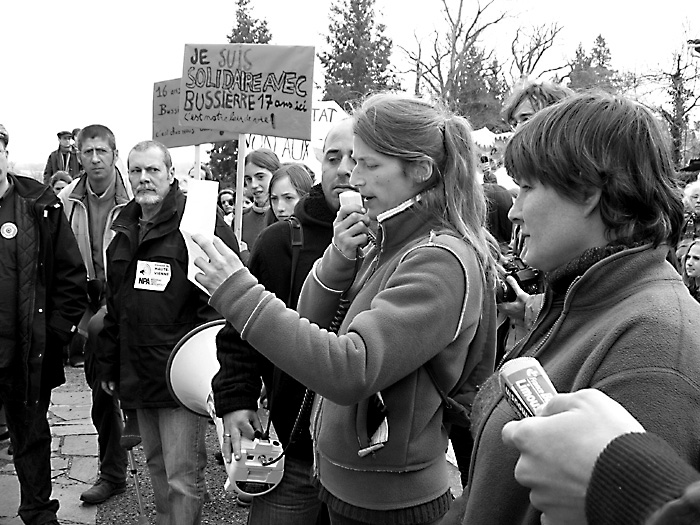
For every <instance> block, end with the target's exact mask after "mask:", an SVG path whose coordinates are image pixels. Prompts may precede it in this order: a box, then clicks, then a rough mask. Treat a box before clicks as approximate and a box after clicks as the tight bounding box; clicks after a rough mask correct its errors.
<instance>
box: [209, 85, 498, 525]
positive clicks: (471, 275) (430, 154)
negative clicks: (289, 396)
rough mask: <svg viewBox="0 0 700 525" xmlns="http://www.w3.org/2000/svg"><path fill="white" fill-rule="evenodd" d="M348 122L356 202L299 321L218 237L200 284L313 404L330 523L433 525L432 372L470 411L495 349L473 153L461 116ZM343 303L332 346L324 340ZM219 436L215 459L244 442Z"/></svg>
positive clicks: (371, 113)
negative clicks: (311, 395)
mask: <svg viewBox="0 0 700 525" xmlns="http://www.w3.org/2000/svg"><path fill="white" fill-rule="evenodd" d="M353 119H354V129H353V131H354V135H355V137H354V145H353V148H354V150H353V158H354V159H355V160H356V162H357V165H356V167H355V168H354V170H353V172H352V176H351V178H350V184H352V185H353V186H355V187H356V188H357V190H358V191H359V192H360V194H361V196H362V199H363V204H362V205H360V204H345V205H343V206H341V208H340V210H339V211H338V215H337V217H336V219H335V223H334V234H333V240H332V243H331V245H330V246H329V247H328V249H327V250H326V251H325V253H324V255H323V257H322V258H321V259H319V260H318V261H317V263H316V264H315V266H314V269H313V270H312V273H311V274H310V275H309V276H308V278H307V279H306V281H305V283H304V288H303V291H302V295H301V298H300V300H299V304H298V311H299V313H298V314H297V312H295V311H293V310H288V309H286V308H285V305H284V303H283V302H282V301H281V300H279V299H276V298H275V297H274V295H272V294H271V293H269V292H267V291H266V290H265V289H264V288H263V287H262V286H259V285H257V281H256V279H255V278H254V277H253V276H251V275H250V273H249V272H248V271H247V269H246V268H245V267H244V266H243V264H242V263H241V261H240V260H239V259H238V258H237V257H236V256H235V254H234V253H233V252H232V251H230V250H227V249H225V247H224V246H223V245H222V243H221V242H220V241H219V240H218V239H214V243H213V244H212V243H211V242H208V241H205V240H204V239H202V238H201V237H200V236H196V239H197V240H198V242H200V243H201V246H202V247H203V248H204V250H205V251H206V253H207V255H208V258H209V261H205V260H204V259H201V258H200V259H197V261H196V264H197V265H198V266H199V268H200V269H201V270H202V272H203V273H202V274H198V276H197V279H198V280H199V282H200V283H201V284H203V285H204V286H205V287H206V288H207V289H208V290H209V291H210V292H212V294H213V295H212V298H211V304H212V305H213V306H214V307H215V308H217V309H218V310H219V311H220V312H221V313H222V314H223V315H224V316H225V317H226V319H227V320H228V321H230V322H231V324H233V326H234V327H235V328H236V329H237V330H239V331H240V333H241V336H242V337H243V338H244V339H246V340H247V341H248V342H250V344H251V345H252V346H253V347H255V348H256V349H257V350H258V351H259V352H260V353H262V354H264V355H265V356H266V357H267V358H268V359H270V361H272V362H273V363H274V364H275V365H276V366H278V367H280V368H281V369H282V370H284V371H285V372H287V373H289V374H290V375H292V376H293V377H294V378H296V379H297V380H299V381H300V382H301V383H303V384H304V385H307V386H308V387H309V388H310V389H312V390H313V391H314V392H316V393H317V396H318V397H317V400H316V404H315V406H314V411H313V414H312V435H313V440H314V444H315V446H314V451H315V468H316V471H315V473H314V475H315V476H316V477H317V479H318V481H319V482H320V486H321V488H320V497H321V499H322V500H323V501H324V502H326V503H327V505H328V507H329V512H330V516H331V522H332V523H333V524H334V525H343V524H358V523H367V524H386V523H414V524H432V523H437V522H439V520H440V519H441V518H442V516H443V515H444V514H445V512H446V511H447V510H448V508H449V506H450V503H451V500H452V496H451V494H450V483H449V475H448V471H447V463H446V461H445V450H446V449H447V440H448V432H447V429H446V427H445V425H444V424H443V403H442V399H441V396H440V394H439V393H438V390H437V387H436V384H435V383H434V382H433V381H432V380H431V377H430V375H429V374H430V373H429V372H428V369H427V368H426V367H429V368H430V369H431V370H432V372H433V374H434V376H435V381H436V383H438V384H439V385H440V387H441V389H442V390H443V391H445V392H450V391H451V390H453V389H454V388H455V387H456V386H458V385H463V384H464V383H465V382H466V383H467V384H468V385H470V387H471V392H468V393H466V395H465V398H464V399H463V401H464V402H463V404H465V405H470V403H471V402H470V400H469V397H472V398H473V395H474V392H475V389H476V385H477V384H479V383H480V382H481V379H482V378H483V377H487V376H488V374H489V373H490V371H491V370H493V361H494V352H495V304H494V279H493V276H494V261H493V259H492V256H491V252H490V250H489V247H488V245H487V242H486V239H485V227H484V225H485V215H486V204H485V200H484V195H483V191H482V189H481V185H480V184H479V182H478V180H477V178H476V167H475V155H474V144H473V142H472V139H471V130H470V126H469V124H468V123H467V121H466V120H465V119H464V118H462V117H459V116H456V115H454V114H452V113H450V112H449V111H448V110H447V109H445V108H443V107H442V106H436V105H433V104H430V103H428V102H424V101H421V100H419V99H416V98H412V97H409V96H404V95H390V94H379V95H375V96H372V97H370V98H368V99H367V100H366V101H365V103H364V104H363V105H362V107H361V108H360V109H359V110H358V111H356V112H355V114H354V116H353ZM370 221H376V222H377V231H376V239H375V242H370V237H374V235H373V234H371V233H370V231H369V229H368V224H369V223H370ZM368 243H370V244H368ZM341 299H342V300H343V301H341ZM345 301H347V302H349V306H347V311H346V313H345V315H344V318H343V320H342V322H340V323H339V328H338V330H337V334H336V333H333V332H332V331H331V330H327V328H329V327H331V325H332V324H333V320H334V317H336V315H335V314H336V312H339V311H340V312H342V311H343V310H344V309H345V308H343V306H341V305H342V304H343V303H345ZM341 317H342V316H341ZM336 319H337V318H336ZM461 391H462V389H461V388H460V392H461ZM224 427H225V429H226V431H225V434H224V436H225V441H224V447H231V448H232V449H233V452H234V455H237V454H239V452H238V450H236V449H237V447H238V443H237V441H238V435H237V436H235V438H236V439H233V436H232V437H228V438H227V437H226V436H228V434H230V433H231V432H236V433H237V434H238V430H237V429H236V427H235V426H234V425H233V424H232V422H230V421H227V420H226V418H224ZM386 427H388V438H387V435H386V434H384V433H383V432H382V431H383V430H386ZM375 429H378V430H376V431H375ZM246 437H252V428H251V432H250V435H249V436H246ZM232 443H233V444H232Z"/></svg>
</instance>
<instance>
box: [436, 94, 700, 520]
mask: <svg viewBox="0 0 700 525" xmlns="http://www.w3.org/2000/svg"><path fill="white" fill-rule="evenodd" d="M505 162H506V167H507V168H508V172H509V173H510V174H512V175H513V176H514V178H515V180H516V181H517V182H518V184H519V186H520V193H519V195H518V198H517V199H516V200H515V203H514V204H513V207H512V208H511V211H510V213H509V216H510V218H511V220H513V222H515V223H516V224H518V225H519V226H520V227H521V228H522V231H523V234H524V237H525V249H526V251H525V256H524V260H525V262H526V263H527V264H528V265H530V266H532V267H535V268H538V269H540V270H542V271H544V272H545V273H546V288H545V296H544V303H543V305H542V308H541V309H540V311H539V313H538V315H537V318H536V320H535V322H534V326H533V327H532V329H531V331H530V332H529V334H527V335H526V336H525V338H524V339H522V340H521V341H520V342H519V343H518V344H516V346H515V347H514V348H513V349H512V350H511V351H510V352H509V353H507V354H506V356H505V359H504V361H506V362H507V361H509V360H511V359H514V358H517V357H522V356H530V357H535V358H536V359H538V360H539V361H540V363H541V364H542V366H543V367H544V369H545V371H546V372H547V374H548V375H549V377H550V378H551V380H552V383H553V384H554V386H555V388H556V389H557V391H558V392H573V391H576V390H580V389H584V388H596V389H599V390H601V391H602V392H604V393H605V394H607V395H608V396H610V397H611V398H613V399H614V400H616V401H617V402H618V403H620V404H621V405H622V406H624V407H625V408H626V409H627V410H628V411H629V412H630V413H631V414H632V415H633V416H634V417H635V418H636V419H637V420H639V422H640V423H641V424H642V425H643V427H644V428H645V429H647V430H648V431H650V432H655V433H656V434H658V435H659V436H661V437H662V438H664V439H666V441H668V442H669V443H671V444H673V446H674V447H675V448H676V450H677V451H678V453H679V454H680V455H681V457H682V458H683V459H685V461H687V462H688V463H690V464H691V465H698V464H699V461H700V411H698V409H697V407H698V406H700V383H699V382H698V380H697V378H698V377H700V353H698V351H697V349H698V348H699V347H700V326H699V325H698V323H697V319H698V318H700V305H699V304H698V303H697V302H696V301H694V300H693V298H692V297H691V296H690V294H689V293H688V291H687V289H686V287H685V286H684V285H683V281H682V279H681V277H680V275H678V273H677V272H676V270H675V269H674V268H673V267H672V266H671V265H670V264H668V262H667V261H666V257H667V254H668V253H669V250H672V249H673V248H674V247H675V244H676V241H677V240H678V238H679V234H680V228H681V225H682V222H683V204H682V201H681V197H680V194H679V192H678V190H677V187H676V184H675V172H674V167H673V162H672V158H671V150H670V147H669V141H668V138H667V137H666V135H665V134H664V133H663V131H662V129H661V126H660V124H659V122H657V120H656V119H655V117H654V116H653V115H652V114H651V112H650V111H649V110H648V109H646V108H645V107H643V106H641V105H640V104H637V103H635V102H632V101H630V100H627V99H624V98H622V97H614V96H611V95H604V94H581V95H574V96H573V97H570V98H568V99H566V100H564V101H561V102H559V103H558V104H555V105H553V106H551V107H549V108H546V109H543V110H541V111H540V112H538V113H537V114H536V115H535V116H533V117H532V119H531V120H530V121H529V122H528V123H527V124H526V125H524V126H522V127H521V128H519V129H518V131H516V132H515V134H514V136H513V138H512V139H511V140H510V142H509V144H508V146H507V148H506V154H505ZM508 279H509V281H513V278H512V277H509V278H508ZM497 376H498V374H494V376H493V377H492V378H491V379H489V381H487V383H486V384H485V385H483V386H482V388H481V389H480V391H479V395H478V396H477V399H476V401H475V403H474V409H473V410H472V427H473V428H474V431H475V445H474V453H473V454H472V461H471V470H470V479H469V484H468V486H467V488H466V489H465V491H464V493H463V495H462V496H461V497H460V499H459V500H458V502H457V503H456V504H455V506H454V507H453V509H452V510H451V512H450V515H449V516H448V517H447V518H446V519H445V522H444V523H445V524H453V523H465V524H469V525H480V524H488V525H494V524H506V523H507V524H532V525H535V524H537V525H539V524H540V521H541V516H540V512H539V511H538V510H537V508H535V507H534V506H533V504H532V503H531V501H530V498H529V491H528V490H527V489H526V488H525V487H523V486H520V485H519V484H518V483H517V482H516V480H515V477H514V469H515V466H516V462H517V460H518V454H517V451H515V450H513V449H511V448H508V447H506V446H505V445H504V444H503V442H502V440H501V431H502V429H503V426H504V425H505V424H506V423H507V422H508V421H511V420H513V419H516V418H517V415H516V414H517V412H516V411H515V410H514V409H513V408H512V407H511V406H510V405H509V403H508V401H507V400H506V398H505V397H504V395H503V393H502V390H501V388H500V386H499V382H498V377H497Z"/></svg>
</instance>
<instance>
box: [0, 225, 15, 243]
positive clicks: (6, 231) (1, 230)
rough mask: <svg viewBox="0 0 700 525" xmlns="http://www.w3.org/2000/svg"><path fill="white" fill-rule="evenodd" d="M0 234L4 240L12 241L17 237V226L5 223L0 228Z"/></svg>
mask: <svg viewBox="0 0 700 525" xmlns="http://www.w3.org/2000/svg"><path fill="white" fill-rule="evenodd" d="M0 234H2V236H3V237H4V238H5V239H14V238H15V236H16V235H17V225H16V224H15V223H13V222H6V223H5V224H3V225H2V226H0Z"/></svg>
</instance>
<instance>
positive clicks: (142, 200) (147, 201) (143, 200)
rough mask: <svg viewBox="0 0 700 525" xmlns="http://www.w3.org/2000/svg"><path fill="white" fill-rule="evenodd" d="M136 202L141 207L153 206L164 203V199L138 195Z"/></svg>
mask: <svg viewBox="0 0 700 525" xmlns="http://www.w3.org/2000/svg"><path fill="white" fill-rule="evenodd" d="M134 200H135V201H136V203H137V204H140V205H141V206H144V205H145V206H153V205H154V204H160V203H161V202H163V198H162V197H161V196H160V195H143V194H138V193H137V194H136V196H135V197H134Z"/></svg>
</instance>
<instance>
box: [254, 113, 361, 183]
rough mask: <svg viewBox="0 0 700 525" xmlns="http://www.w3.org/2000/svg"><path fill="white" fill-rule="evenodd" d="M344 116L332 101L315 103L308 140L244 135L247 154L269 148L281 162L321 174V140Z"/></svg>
mask: <svg viewBox="0 0 700 525" xmlns="http://www.w3.org/2000/svg"><path fill="white" fill-rule="evenodd" d="M347 117H348V114H347V113H346V112H345V111H344V110H343V108H341V107H340V106H339V105H338V103H337V102H335V101H334V100H323V101H315V102H314V103H313V107H312V109H311V139H310V140H298V139H288V138H281V137H270V136H267V135H246V151H252V150H256V149H258V148H268V149H271V150H272V151H274V152H275V153H277V156H278V157H279V159H280V160H281V161H282V162H303V163H304V164H306V166H308V167H309V168H311V170H312V171H313V172H314V173H315V174H316V175H320V173H321V171H320V170H321V163H320V158H321V156H322V152H323V141H324V140H325V139H326V135H327V134H328V132H329V131H330V130H331V128H332V127H333V126H334V125H336V124H337V123H338V122H340V121H341V120H343V119H345V118H347Z"/></svg>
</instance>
